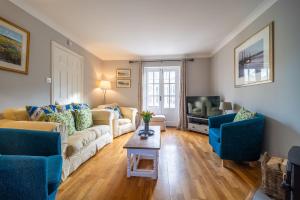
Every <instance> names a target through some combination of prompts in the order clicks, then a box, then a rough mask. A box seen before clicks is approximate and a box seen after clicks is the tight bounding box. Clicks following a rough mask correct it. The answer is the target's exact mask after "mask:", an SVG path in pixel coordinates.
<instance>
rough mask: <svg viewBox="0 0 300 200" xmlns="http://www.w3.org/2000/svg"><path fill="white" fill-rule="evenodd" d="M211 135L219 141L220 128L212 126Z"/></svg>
mask: <svg viewBox="0 0 300 200" xmlns="http://www.w3.org/2000/svg"><path fill="white" fill-rule="evenodd" d="M209 137H211V138H212V139H214V140H215V141H217V142H220V141H221V139H220V129H219V128H210V129H209Z"/></svg>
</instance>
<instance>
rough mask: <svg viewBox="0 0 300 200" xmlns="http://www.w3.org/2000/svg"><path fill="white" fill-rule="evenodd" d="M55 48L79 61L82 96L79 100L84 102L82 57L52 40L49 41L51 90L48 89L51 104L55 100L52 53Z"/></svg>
mask: <svg viewBox="0 0 300 200" xmlns="http://www.w3.org/2000/svg"><path fill="white" fill-rule="evenodd" d="M55 48H59V49H61V50H63V51H65V52H67V53H69V54H72V55H73V56H75V57H77V58H78V59H79V60H80V65H81V73H80V74H81V80H82V83H81V94H82V98H81V101H83V102H86V96H85V93H84V91H85V90H84V83H85V80H84V58H83V56H81V55H79V54H77V53H75V52H74V51H72V50H70V49H68V48H67V47H65V46H63V45H61V44H59V43H57V42H56V41H54V40H51V51H50V53H51V86H50V87H51V89H50V102H51V104H55V100H54V71H55V66H54V52H55Z"/></svg>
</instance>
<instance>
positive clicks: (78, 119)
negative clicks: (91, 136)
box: [74, 109, 93, 131]
mask: <svg viewBox="0 0 300 200" xmlns="http://www.w3.org/2000/svg"><path fill="white" fill-rule="evenodd" d="M74 117H75V126H76V130H77V131H82V130H84V129H87V128H89V127H91V126H92V125H93V118H92V112H91V110H90V109H81V110H74Z"/></svg>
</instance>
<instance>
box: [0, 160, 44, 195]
mask: <svg viewBox="0 0 300 200" xmlns="http://www.w3.org/2000/svg"><path fill="white" fill-rule="evenodd" d="M0 196H1V199H42V200H43V199H45V200H46V199H47V198H48V184H47V159H46V158H45V157H39V156H6V155H2V156H0Z"/></svg>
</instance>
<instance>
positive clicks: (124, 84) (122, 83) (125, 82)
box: [117, 79, 131, 88]
mask: <svg viewBox="0 0 300 200" xmlns="http://www.w3.org/2000/svg"><path fill="white" fill-rule="evenodd" d="M130 87H131V80H130V79H117V88H130Z"/></svg>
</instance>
